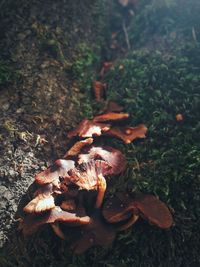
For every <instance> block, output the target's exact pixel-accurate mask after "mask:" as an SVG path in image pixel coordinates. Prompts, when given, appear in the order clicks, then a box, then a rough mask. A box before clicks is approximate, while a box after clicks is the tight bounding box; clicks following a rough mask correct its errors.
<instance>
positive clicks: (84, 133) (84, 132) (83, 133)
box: [67, 119, 110, 138]
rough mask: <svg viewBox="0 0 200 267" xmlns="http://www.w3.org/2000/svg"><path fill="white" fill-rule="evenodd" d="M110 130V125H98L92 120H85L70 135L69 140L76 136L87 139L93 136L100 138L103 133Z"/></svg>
mask: <svg viewBox="0 0 200 267" xmlns="http://www.w3.org/2000/svg"><path fill="white" fill-rule="evenodd" d="M109 129H110V125H109V124H105V123H96V122H93V121H92V120H87V119H85V120H83V121H82V122H81V123H80V124H79V126H78V127H77V128H76V129H75V130H72V131H71V132H69V133H68V135H67V136H68V138H72V137H75V136H79V137H83V138H87V137H93V136H100V135H101V134H102V133H104V132H106V131H108V130H109Z"/></svg>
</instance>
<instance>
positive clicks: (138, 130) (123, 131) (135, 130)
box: [105, 124, 147, 144]
mask: <svg viewBox="0 0 200 267" xmlns="http://www.w3.org/2000/svg"><path fill="white" fill-rule="evenodd" d="M146 132H147V127H146V126H145V125H144V124H140V125H138V126H137V127H112V128H111V129H110V130H109V131H107V132H106V133H105V134H106V135H110V136H114V137H117V138H119V139H122V140H123V141H124V143H125V144H129V143H131V142H132V141H134V140H135V139H138V138H145V137H146V136H145V134H146Z"/></svg>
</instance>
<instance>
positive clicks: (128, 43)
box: [122, 20, 131, 50]
mask: <svg viewBox="0 0 200 267" xmlns="http://www.w3.org/2000/svg"><path fill="white" fill-rule="evenodd" d="M122 28H123V32H124V36H125V41H126V45H127V48H128V50H130V49H131V45H130V41H129V37H128V32H127V28H126V23H125V20H123V22H122Z"/></svg>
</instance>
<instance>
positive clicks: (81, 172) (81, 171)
mask: <svg viewBox="0 0 200 267" xmlns="http://www.w3.org/2000/svg"><path fill="white" fill-rule="evenodd" d="M100 173H101V167H100V166H99V167H97V166H96V163H95V161H94V160H92V161H90V162H88V163H83V164H81V165H79V166H78V167H77V168H74V169H72V170H71V171H70V172H69V176H68V177H66V179H65V180H64V183H68V184H75V185H77V186H78V187H79V188H80V189H86V190H96V189H97V187H98V175H99V174H100Z"/></svg>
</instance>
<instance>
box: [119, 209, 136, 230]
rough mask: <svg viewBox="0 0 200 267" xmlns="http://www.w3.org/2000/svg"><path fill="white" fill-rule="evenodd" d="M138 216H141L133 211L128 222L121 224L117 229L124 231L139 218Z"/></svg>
mask: <svg viewBox="0 0 200 267" xmlns="http://www.w3.org/2000/svg"><path fill="white" fill-rule="evenodd" d="M138 218H139V216H138V215H136V214H134V213H133V215H132V216H131V218H130V220H128V222H127V223H125V224H124V225H122V226H119V227H118V228H117V229H116V230H117V231H124V230H126V229H128V228H129V227H131V226H132V225H133V224H134V223H135V222H136V221H137V220H138Z"/></svg>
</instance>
